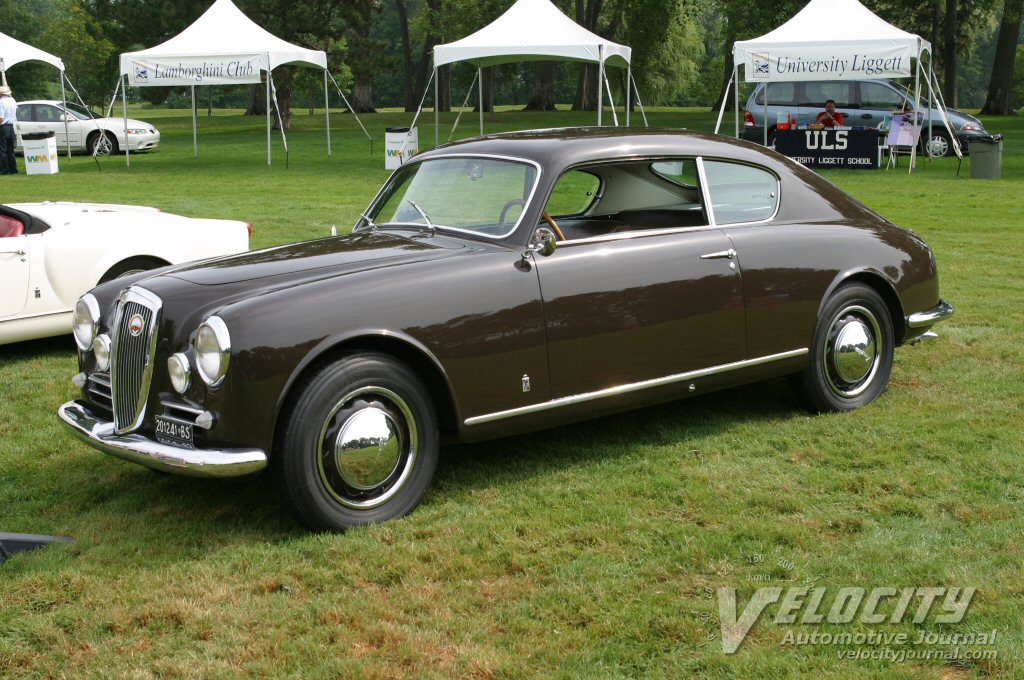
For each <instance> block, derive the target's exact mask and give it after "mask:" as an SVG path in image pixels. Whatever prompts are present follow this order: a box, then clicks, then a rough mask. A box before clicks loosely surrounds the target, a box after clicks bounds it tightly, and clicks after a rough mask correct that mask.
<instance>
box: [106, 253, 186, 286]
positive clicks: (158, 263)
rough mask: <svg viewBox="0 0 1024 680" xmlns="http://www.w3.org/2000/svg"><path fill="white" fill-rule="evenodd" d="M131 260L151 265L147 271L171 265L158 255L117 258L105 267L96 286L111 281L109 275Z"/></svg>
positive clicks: (134, 255) (133, 255) (132, 255)
mask: <svg viewBox="0 0 1024 680" xmlns="http://www.w3.org/2000/svg"><path fill="white" fill-rule="evenodd" d="M132 260H142V261H145V262H146V263H152V264H153V266H152V267H147V269H156V268H158V267H166V266H167V265H169V264H173V263H172V262H171V261H170V260H168V259H167V258H165V257H160V256H159V255H136V254H134V253H133V254H131V255H128V256H127V257H119V258H117V259H116V261H114V262H113V263H112V264H110V265H109V266H107V267H106V268H105V269H104V270H103V274H102V275H101V276H100V279H99V281H98V282H97V283H96V285H97V286H98V285H99V284H101V283H106V282H107V281H110V280H112V279H110V278H108V276H110V273H111V272H114V271H117V270H118V269H119V268H120V267H121V266H122V265H125V264H127V263H129V262H131V261H132Z"/></svg>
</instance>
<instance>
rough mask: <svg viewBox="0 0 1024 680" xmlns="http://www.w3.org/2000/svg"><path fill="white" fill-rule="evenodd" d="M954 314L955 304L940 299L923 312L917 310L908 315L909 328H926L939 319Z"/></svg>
mask: <svg viewBox="0 0 1024 680" xmlns="http://www.w3.org/2000/svg"><path fill="white" fill-rule="evenodd" d="M951 316H953V305H951V304H949V303H948V302H946V301H945V300H939V304H937V305H935V306H934V307H932V308H931V309H926V310H924V311H923V312H917V313H915V314H911V315H910V316H908V317H907V326H908V327H909V328H925V327H927V326H931V325H932V324H934V323H938V322H939V321H945V320H946V319H948V318H949V317H951Z"/></svg>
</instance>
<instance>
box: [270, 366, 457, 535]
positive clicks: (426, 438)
mask: <svg viewBox="0 0 1024 680" xmlns="http://www.w3.org/2000/svg"><path fill="white" fill-rule="evenodd" d="M298 389H299V392H298V396H297V398H296V399H295V400H294V401H293V402H292V403H291V404H290V405H289V407H288V408H287V410H286V412H285V413H284V415H283V418H282V431H281V434H280V436H279V437H278V440H277V445H276V446H275V449H274V455H273V458H274V460H273V464H274V467H275V470H274V473H275V474H274V478H275V483H276V485H277V489H278V492H279V493H280V495H281V499H282V501H283V502H284V504H285V505H286V506H287V507H288V509H289V510H290V511H291V512H292V513H293V514H294V515H295V517H296V518H297V519H298V520H299V521H300V522H302V523H303V524H304V525H306V526H307V527H309V528H310V529H314V530H318V531H319V530H326V531H344V530H345V529H349V528H352V527H358V526H363V525H366V524H374V523H378V522H385V521H387V520H391V519H395V518H397V517H401V516H403V515H405V514H408V513H409V512H411V511H412V510H413V509H414V508H416V506H418V505H419V504H420V501H421V500H423V496H424V494H425V493H426V491H427V487H429V486H430V481H431V479H432V478H433V476H434V469H435V468H436V467H437V458H438V449H439V442H440V438H439V434H438V426H437V416H436V413H435V410H434V406H433V404H432V403H431V401H430V396H429V393H428V392H427V389H426V387H424V385H423V383H422V381H421V380H420V379H419V377H418V376H417V375H416V374H415V373H414V372H413V371H412V370H411V369H410V368H409V367H408V366H406V365H405V364H402V363H400V362H398V361H395V360H394V359H392V358H391V357H388V356H386V355H383V354H376V353H359V354H353V355H351V356H348V357H345V358H343V359H341V360H339V361H336V362H335V363H333V364H329V365H327V366H325V367H323V368H322V369H320V370H319V371H317V372H316V373H315V374H313V375H312V376H311V377H310V378H308V379H307V380H305V381H304V383H303V384H302V385H300V386H299V387H298ZM346 444H347V445H346Z"/></svg>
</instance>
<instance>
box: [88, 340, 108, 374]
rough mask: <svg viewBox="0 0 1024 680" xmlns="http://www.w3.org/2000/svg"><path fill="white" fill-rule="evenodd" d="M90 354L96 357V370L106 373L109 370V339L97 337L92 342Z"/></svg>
mask: <svg viewBox="0 0 1024 680" xmlns="http://www.w3.org/2000/svg"><path fill="white" fill-rule="evenodd" d="M92 354H93V356H94V357H96V369H97V370H100V371H106V370H107V369H109V368H110V337H109V336H107V335H97V336H96V339H95V340H93V342H92Z"/></svg>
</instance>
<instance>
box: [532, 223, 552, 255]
mask: <svg viewBox="0 0 1024 680" xmlns="http://www.w3.org/2000/svg"><path fill="white" fill-rule="evenodd" d="M557 240H558V239H557V238H555V232H553V231H551V230H550V229H548V228H547V227H537V229H536V230H535V231H534V232H533V238H532V239H530V252H531V253H537V254H538V255H541V256H543V257H548V256H549V255H551V254H552V253H554V252H555V247H556V245H555V243H556V242H557Z"/></svg>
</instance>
